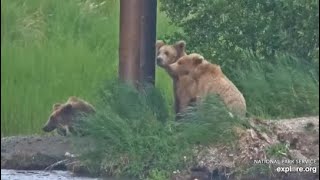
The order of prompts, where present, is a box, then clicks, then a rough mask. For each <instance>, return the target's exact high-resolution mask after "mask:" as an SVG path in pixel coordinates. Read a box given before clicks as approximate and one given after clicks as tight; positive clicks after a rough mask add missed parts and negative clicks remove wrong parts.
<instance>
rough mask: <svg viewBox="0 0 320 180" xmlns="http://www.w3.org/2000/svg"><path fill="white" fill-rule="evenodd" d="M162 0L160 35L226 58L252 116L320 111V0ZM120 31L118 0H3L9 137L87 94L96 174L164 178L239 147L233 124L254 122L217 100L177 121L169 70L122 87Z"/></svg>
mask: <svg viewBox="0 0 320 180" xmlns="http://www.w3.org/2000/svg"><path fill="white" fill-rule="evenodd" d="M161 7H162V10H163V11H164V13H166V14H167V15H168V16H169V18H168V17H167V16H166V15H164V13H163V12H160V11H159V12H158V22H157V23H158V26H157V37H158V39H164V40H167V42H168V43H172V42H173V41H176V40H180V39H184V40H186V42H187V51H188V52H198V53H201V54H203V55H204V57H206V58H207V59H209V60H210V61H212V62H215V63H217V64H219V65H221V67H222V69H223V71H224V72H225V74H226V75H227V76H228V77H229V78H230V79H231V80H232V81H233V82H234V83H235V84H236V85H237V86H238V87H239V89H240V90H241V91H242V92H243V94H244V96H245V98H246V101H247V107H248V112H249V114H250V115H253V116H259V117H263V118H281V117H286V118H288V117H295V116H306V115H318V114H319V70H318V67H319V56H318V55H317V54H318V53H319V42H318V37H319V24H318V22H315V21H318V19H319V15H318V13H317V12H318V11H319V8H318V1H314V0H312V1H310V3H308V4H306V3H304V1H298V0H294V1H289V0H281V1H274V2H270V1H266V2H260V1H250V4H248V3H246V2H244V1H239V2H233V1H232V2H231V1H228V0H225V1H205V0H199V1H190V0H181V1H170V0H162V1H161ZM186 17H187V18H186ZM289 17H295V18H289ZM169 19H170V20H171V22H172V23H169ZM275 25H277V26H275ZM293 29H294V30H293ZM118 37H119V1H117V0H46V1H42V0H28V1H25V0H14V1H13V0H1V132H2V134H1V136H8V135H16V134H33V133H42V132H41V127H42V125H43V124H44V123H45V122H46V120H47V118H48V116H49V114H50V111H51V106H52V104H53V103H56V102H60V101H66V100H67V98H68V97H69V96H79V97H81V98H83V99H85V100H87V101H89V102H90V103H92V104H94V105H95V107H96V108H97V113H96V114H95V115H93V116H92V117H90V118H89V119H86V120H84V121H81V122H82V123H80V124H79V128H80V129H82V131H83V132H84V133H85V134H86V136H84V137H81V138H79V137H73V140H74V146H75V147H76V150H79V153H80V154H81V158H82V160H83V162H84V163H85V164H87V165H89V167H91V168H92V169H91V171H93V172H96V173H103V174H109V175H125V176H134V177H140V178H149V179H154V180H155V179H167V178H168V176H169V175H170V173H171V172H172V171H174V170H177V169H183V168H185V167H186V166H188V165H189V164H190V163H192V160H193V158H194V157H192V153H191V152H192V148H193V147H194V145H195V144H202V145H206V144H214V143H217V144H219V143H232V140H234V134H233V131H232V129H233V128H232V127H234V126H242V127H243V126H245V127H247V126H248V125H247V123H246V121H245V120H241V119H237V118H231V117H230V116H229V114H228V113H227V112H226V109H225V108H224V107H223V106H222V105H221V102H220V101H219V100H217V98H216V97H208V98H207V99H206V101H205V102H204V103H203V104H201V105H199V106H196V107H190V109H188V112H187V113H186V114H185V115H184V117H183V121H182V122H175V121H174V120H173V117H174V116H173V108H172V104H173V100H172V99H173V98H172V96H173V95H172V82H171V80H170V77H169V76H168V75H167V74H166V72H165V71H164V70H162V69H160V68H157V75H156V87H157V88H156V89H153V88H146V89H144V90H143V91H142V93H139V92H137V91H136V90H135V89H133V88H131V87H130V86H127V85H123V84H118V83H117V82H116V79H117V67H118V45H119V44H118ZM307 128H312V127H306V129H307ZM84 139H85V141H84ZM83 143H86V144H85V146H84V145H83ZM77 147H81V148H77ZM268 153H269V155H281V154H283V153H286V147H285V146H283V145H281V144H280V145H277V146H274V147H272V148H270V149H268ZM184 157H186V158H184ZM262 169H263V167H262Z"/></svg>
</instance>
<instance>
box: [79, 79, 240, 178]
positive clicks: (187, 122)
mask: <svg viewBox="0 0 320 180" xmlns="http://www.w3.org/2000/svg"><path fill="white" fill-rule="evenodd" d="M106 84H107V86H105V87H103V88H102V90H101V91H100V93H99V94H98V96H99V97H100V98H99V99H100V101H99V103H97V106H96V107H97V111H96V114H95V115H92V116H91V117H89V118H85V119H82V121H80V123H78V124H77V126H76V129H78V130H80V131H81V132H82V134H83V135H84V136H81V137H77V136H74V137H73V145H74V147H75V151H76V153H79V154H80V155H81V160H82V162H83V163H84V164H85V165H86V167H89V170H90V171H91V172H92V173H94V174H96V175H97V174H100V175H111V176H129V177H136V178H140V179H146V178H148V177H149V178H150V177H153V178H155V176H156V177H158V176H160V175H161V177H162V176H165V178H163V179H169V176H170V175H171V173H172V172H173V171H175V170H182V169H185V168H187V167H189V166H190V163H192V162H193V159H194V154H193V153H192V152H193V150H194V145H196V144H201V145H206V144H213V143H220V144H221V143H231V142H232V140H234V132H233V128H232V127H234V126H242V127H243V125H244V124H243V123H245V122H246V121H244V120H240V119H238V118H232V117H230V115H229V114H228V112H227V110H226V108H225V107H224V106H223V105H222V102H221V101H219V100H218V99H217V98H216V97H213V96H212V97H211V96H210V97H208V98H207V99H206V100H205V101H204V103H202V104H199V106H196V107H190V108H189V109H188V113H186V114H184V116H183V117H182V121H181V122H180V121H179V122H176V121H174V118H173V117H172V116H169V112H168V110H167V107H166V104H165V103H164V102H165V99H164V94H163V93H161V91H159V90H158V89H156V88H152V87H149V88H148V87H147V88H145V89H143V90H142V91H140V92H139V91H137V90H136V89H134V88H132V87H131V86H129V85H125V84H121V83H117V82H113V81H112V80H111V81H108V82H107V83H106ZM84 143H85V145H84ZM88 143H89V144H88ZM79 147H81V148H79ZM159 174H160V175H159ZM158 178H159V177H158Z"/></svg>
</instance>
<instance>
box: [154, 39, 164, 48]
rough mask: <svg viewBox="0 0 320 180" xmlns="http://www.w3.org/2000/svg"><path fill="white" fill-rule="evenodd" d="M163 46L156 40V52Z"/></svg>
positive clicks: (160, 41)
mask: <svg viewBox="0 0 320 180" xmlns="http://www.w3.org/2000/svg"><path fill="white" fill-rule="evenodd" d="M163 45H164V42H163V41H162V40H157V42H156V50H157V51H158V50H159V49H160V48H161V47H162V46H163Z"/></svg>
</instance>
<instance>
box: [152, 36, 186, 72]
mask: <svg viewBox="0 0 320 180" xmlns="http://www.w3.org/2000/svg"><path fill="white" fill-rule="evenodd" d="M185 47H186V42H185V41H178V42H176V43H175V44H172V45H169V44H165V43H164V42H163V41H162V40H157V43H156V52H157V55H156V61H157V64H158V66H160V67H162V68H165V69H166V68H167V67H168V66H169V65H170V64H172V63H175V62H176V61H177V60H178V59H179V58H180V57H182V56H184V55H186V52H185Z"/></svg>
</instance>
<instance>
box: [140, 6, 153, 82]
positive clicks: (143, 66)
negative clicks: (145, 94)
mask: <svg viewBox="0 0 320 180" xmlns="http://www.w3.org/2000/svg"><path fill="white" fill-rule="evenodd" d="M141 1H142V11H141V33H140V79H141V82H143V83H144V84H145V83H148V84H151V85H154V84H155V44H156V25H157V0H141Z"/></svg>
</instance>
